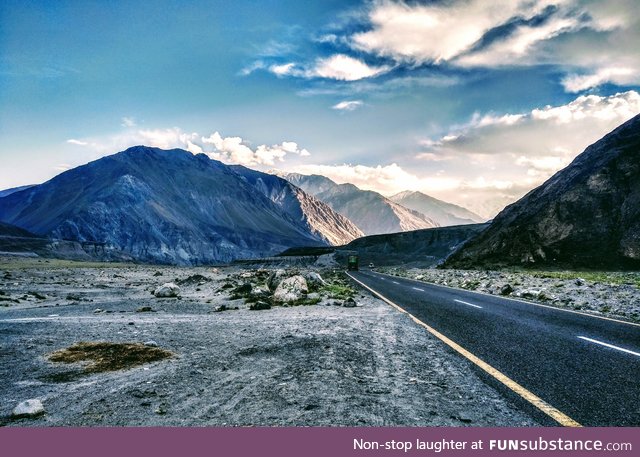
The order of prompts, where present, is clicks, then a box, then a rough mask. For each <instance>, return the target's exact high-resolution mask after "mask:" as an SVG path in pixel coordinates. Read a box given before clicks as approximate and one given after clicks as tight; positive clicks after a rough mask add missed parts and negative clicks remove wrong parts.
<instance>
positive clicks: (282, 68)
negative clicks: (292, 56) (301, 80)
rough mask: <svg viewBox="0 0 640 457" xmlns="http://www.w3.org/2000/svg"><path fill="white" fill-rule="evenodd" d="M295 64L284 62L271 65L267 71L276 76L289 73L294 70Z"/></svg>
mask: <svg viewBox="0 0 640 457" xmlns="http://www.w3.org/2000/svg"><path fill="white" fill-rule="evenodd" d="M294 67H295V64H293V63H285V64H282V65H271V66H270V67H269V71H270V72H271V73H273V74H275V75H276V76H285V75H290V74H292V73H293V72H294Z"/></svg>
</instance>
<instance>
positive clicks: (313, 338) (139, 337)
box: [0, 257, 536, 426]
mask: <svg viewBox="0 0 640 457" xmlns="http://www.w3.org/2000/svg"><path fill="white" fill-rule="evenodd" d="M0 297H1V298H2V300H1V301H0V379H2V382H1V383H0V424H2V425H11V426H31V425H40V426H42V425H45V426H46V425H69V426H98V425H229V426H232V425H426V426H428V425H434V426H435V425H451V426H529V425H536V424H535V422H534V421H533V420H532V419H531V418H529V417H528V416H526V415H525V414H524V413H522V412H520V411H518V410H517V409H516V407H515V406H514V405H512V404H510V403H509V402H508V401H507V400H505V399H504V398H503V397H501V396H500V394H498V393H497V392H496V391H495V390H494V389H493V388H491V387H489V386H488V385H486V384H485V383H484V382H483V381H482V380H481V379H480V378H479V377H478V375H477V373H476V371H475V370H474V369H473V368H472V367H471V366H470V365H469V363H467V362H466V361H464V360H462V359H460V358H459V357H458V356H456V355H455V354H453V353H451V352H449V351H448V350H447V349H446V348H445V347H444V346H443V344H442V343H440V342H439V341H438V340H436V339H435V338H433V337H432V336H431V335H430V334H428V333H427V332H425V331H424V330H423V329H422V328H420V327H418V326H417V325H415V324H414V323H413V322H412V321H411V320H410V319H409V318H408V317H407V316H406V315H404V314H402V313H399V312H397V311H395V310H394V309H392V308H391V307H389V306H388V305H386V304H384V303H383V302H381V301H379V300H377V299H375V298H373V297H372V296H370V295H368V294H366V293H363V292H362V291H361V290H357V289H354V288H353V287H352V286H351V285H350V284H349V283H348V282H347V281H346V279H345V278H344V276H342V273H341V272H340V271H338V270H331V268H329V267H328V266H327V264H324V265H323V266H322V267H320V266H317V267H305V268H302V269H298V270H291V269H290V270H281V271H277V270H264V269H260V270H257V269H253V270H250V269H239V268H225V269H213V268H176V267H152V266H136V265H115V264H99V263H96V264H88V263H84V264H79V263H72V262H66V261H56V260H44V259H36V258H33V259H32V258H18V257H0ZM123 351H124V353H126V354H127V358H126V360H125V359H122V354H123ZM53 360H55V362H54V361H53ZM27 400H30V401H29V402H27ZM18 406H19V407H18Z"/></svg>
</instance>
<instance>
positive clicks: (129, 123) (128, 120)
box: [121, 116, 138, 127]
mask: <svg viewBox="0 0 640 457" xmlns="http://www.w3.org/2000/svg"><path fill="white" fill-rule="evenodd" d="M121 125H122V127H135V126H136V125H138V124H137V123H136V120H135V119H134V118H132V117H126V116H125V117H123V118H122V124H121Z"/></svg>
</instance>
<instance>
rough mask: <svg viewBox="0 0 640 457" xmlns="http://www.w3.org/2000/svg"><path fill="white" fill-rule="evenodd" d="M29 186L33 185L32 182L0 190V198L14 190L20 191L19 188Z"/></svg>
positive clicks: (22, 188)
mask: <svg viewBox="0 0 640 457" xmlns="http://www.w3.org/2000/svg"><path fill="white" fill-rule="evenodd" d="M29 187H33V184H30V185H27V186H20V187H12V188H11V189H4V190H0V198H2V197H6V196H7V195H11V194H12V193H14V192H18V191H21V190H25V189H28V188H29Z"/></svg>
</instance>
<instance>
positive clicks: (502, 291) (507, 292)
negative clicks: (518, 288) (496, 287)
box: [500, 284, 513, 295]
mask: <svg viewBox="0 0 640 457" xmlns="http://www.w3.org/2000/svg"><path fill="white" fill-rule="evenodd" d="M511 292H513V287H512V286H511V284H505V285H504V286H502V287H501V288H500V295H510V294H511Z"/></svg>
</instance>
